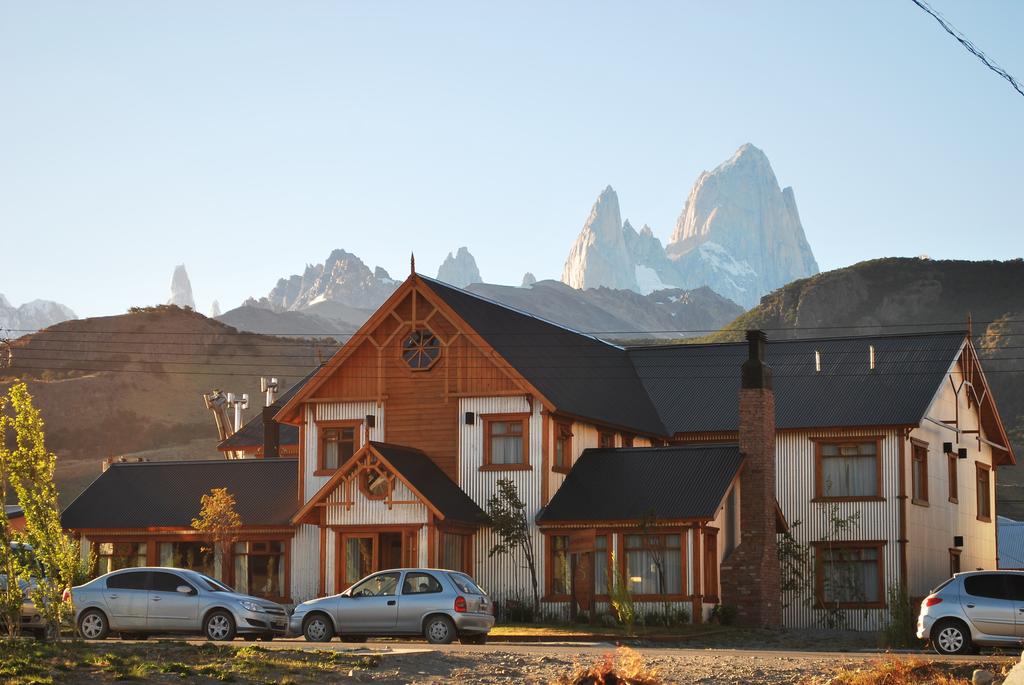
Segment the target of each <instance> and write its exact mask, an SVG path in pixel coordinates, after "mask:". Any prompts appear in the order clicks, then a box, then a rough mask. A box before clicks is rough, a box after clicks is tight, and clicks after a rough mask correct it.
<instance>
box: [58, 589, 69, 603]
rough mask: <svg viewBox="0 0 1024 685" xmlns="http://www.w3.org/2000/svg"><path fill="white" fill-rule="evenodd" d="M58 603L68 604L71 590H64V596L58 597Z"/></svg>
mask: <svg viewBox="0 0 1024 685" xmlns="http://www.w3.org/2000/svg"><path fill="white" fill-rule="evenodd" d="M60 601H62V602H70V601H71V590H67V589H65V590H64V594H62V595H61V596H60Z"/></svg>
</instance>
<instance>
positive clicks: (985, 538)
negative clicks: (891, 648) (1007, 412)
mask: <svg viewBox="0 0 1024 685" xmlns="http://www.w3.org/2000/svg"><path fill="white" fill-rule="evenodd" d="M953 379H954V381H955V382H956V383H957V384H959V383H960V382H961V376H960V372H959V371H955V372H954V373H953ZM966 393H967V388H966V387H964V388H963V389H962V390H961V391H960V397H959V400H958V398H957V395H956V394H955V393H954V392H953V387H952V385H950V383H949V382H948V381H947V382H946V383H944V384H943V385H942V388H941V390H940V391H939V393H938V394H937V396H936V398H935V400H934V401H933V402H932V405H931V407H929V408H928V413H927V414H926V416H930V417H931V418H933V419H935V420H937V421H942V420H953V418H954V417H955V416H956V415H957V404H958V403H959V410H960V428H961V429H967V430H973V429H976V428H977V427H978V425H979V420H978V412H977V404H972V406H970V407H968V406H967V400H966V397H965V395H966ZM910 436H911V437H912V438H916V439H918V440H923V441H924V442H927V443H928V506H927V507H923V506H919V505H916V504H913V503H911V502H908V504H907V530H908V536H907V537H908V538H909V541H908V544H907V566H908V568H907V575H908V579H907V580H908V585H909V586H910V594H911V596H912V597H923V596H925V595H926V594H928V592H929V591H930V590H931V589H932V588H934V587H936V586H937V585H938V584H939V583H941V582H942V581H944V580H945V579H946V578H948V577H949V550H950V548H952V547H953V536H955V535H962V536H964V545H963V547H962V548H961V550H960V569H961V570H963V571H974V570H976V569H992V568H996V532H995V516H993V517H992V519H993V520H992V521H991V522H988V521H979V520H978V518H977V514H978V490H977V466H976V464H978V463H982V464H988V465H991V464H992V458H993V450H992V448H991V447H990V446H989V445H986V444H985V443H981V444H980V445H979V444H978V440H977V438H976V437H975V436H974V435H971V434H965V435H963V436H961V438H960V440H959V442H958V441H957V435H956V433H955V432H954V431H952V430H950V429H948V428H943V427H942V426H938V425H936V424H934V423H932V422H931V421H925V422H924V423H922V425H921V426H920V427H918V428H915V429H914V430H913V431H911V433H910ZM982 437H989V436H985V435H983V436H982ZM990 439H991V438H990ZM944 442H951V443H953V449H954V450H955V449H957V448H958V447H965V448H967V459H957V460H956V469H957V500H958V501H957V502H955V503H954V502H950V501H949V494H950V493H949V468H948V463H947V459H946V454H945V453H944V452H943V450H942V443H944ZM910 455H911V446H910V445H909V444H908V445H907V462H908V464H909V463H910ZM992 474H993V475H992V477H991V482H990V484H989V485H990V493H989V496H990V501H991V503H992V508H993V512H994V511H995V480H996V479H995V475H994V474H995V471H993V472H992ZM910 487H911V480H910V472H909V470H908V474H907V488H908V490H909V489H910Z"/></svg>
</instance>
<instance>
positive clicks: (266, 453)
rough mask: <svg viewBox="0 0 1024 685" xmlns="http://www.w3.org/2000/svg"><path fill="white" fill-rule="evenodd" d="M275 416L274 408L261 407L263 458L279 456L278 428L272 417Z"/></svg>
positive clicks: (275, 410) (279, 437)
mask: <svg viewBox="0 0 1024 685" xmlns="http://www.w3.org/2000/svg"><path fill="white" fill-rule="evenodd" d="M275 414H277V408H276V407H263V458H264V459H267V458H271V457H277V456H280V452H279V450H278V448H279V446H280V441H281V433H280V428H279V427H278V425H277V421H275V420H274V415H275Z"/></svg>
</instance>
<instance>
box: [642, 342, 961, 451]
mask: <svg viewBox="0 0 1024 685" xmlns="http://www.w3.org/2000/svg"><path fill="white" fill-rule="evenodd" d="M965 340H966V334H965V333H964V332H949V333H921V334H913V335H888V336H886V335H876V336H855V337H843V338H819V339H813V340H770V341H769V342H768V347H767V350H768V353H767V362H768V364H769V365H770V366H771V367H772V372H773V376H774V386H775V420H776V425H777V427H778V428H782V429H785V428H812V427H819V426H822V427H824V426H880V425H916V424H918V423H920V422H921V420H922V418H923V417H924V415H925V412H926V411H927V409H928V406H929V405H930V404H931V401H932V399H933V398H934V397H935V394H936V392H938V390H939V388H940V387H941V386H942V384H943V383H945V382H946V373H947V372H948V371H949V369H950V367H951V366H952V365H953V363H954V362H955V361H956V359H957V357H958V355H959V353H960V349H961V347H962V345H963V344H964V342H965ZM871 345H874V347H875V369H874V370H873V371H872V370H871V369H870V368H869V365H868V350H869V347H870V346H871ZM815 351H817V352H819V353H820V357H821V371H820V372H819V371H816V370H815ZM746 355H747V346H746V344H745V343H723V344H711V345H671V346H664V347H648V348H630V349H629V356H630V357H631V359H632V360H633V363H634V365H635V367H636V370H637V373H638V374H639V375H640V378H641V379H642V381H643V384H644V386H645V387H646V389H647V392H648V393H649V394H650V397H651V400H652V402H653V404H654V406H655V407H657V411H658V414H659V417H660V419H661V422H662V423H663V424H664V426H665V430H666V432H667V434H669V435H672V434H675V433H685V432H696V431H732V430H736V428H737V425H738V422H739V415H738V400H737V397H738V392H739V388H740V365H741V364H742V363H743V360H744V359H745V358H746Z"/></svg>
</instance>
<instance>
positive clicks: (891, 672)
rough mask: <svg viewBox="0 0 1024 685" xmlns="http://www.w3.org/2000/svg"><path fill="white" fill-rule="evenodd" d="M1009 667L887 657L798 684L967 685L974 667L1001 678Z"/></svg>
mask: <svg viewBox="0 0 1024 685" xmlns="http://www.w3.org/2000/svg"><path fill="white" fill-rule="evenodd" d="M1012 665H1013V661H1012V660H1008V661H1007V662H1006V663H1005V664H979V663H970V662H963V661H958V662H929V661H925V660H924V659H919V658H913V659H900V658H897V657H888V658H886V659H880V660H878V661H870V662H867V663H865V664H863V665H859V666H845V667H843V668H842V669H841V670H839V671H837V672H835V673H833V674H830V675H827V676H815V677H812V678H809V679H807V680H805V681H803V683H802V685H970V682H971V673H972V672H973V671H974V669H976V668H986V669H988V670H992V671H994V672H995V673H996V675H997V676H1004V675H1005V674H1006V672H1007V671H1009V669H1010V668H1011V667H1012Z"/></svg>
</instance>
